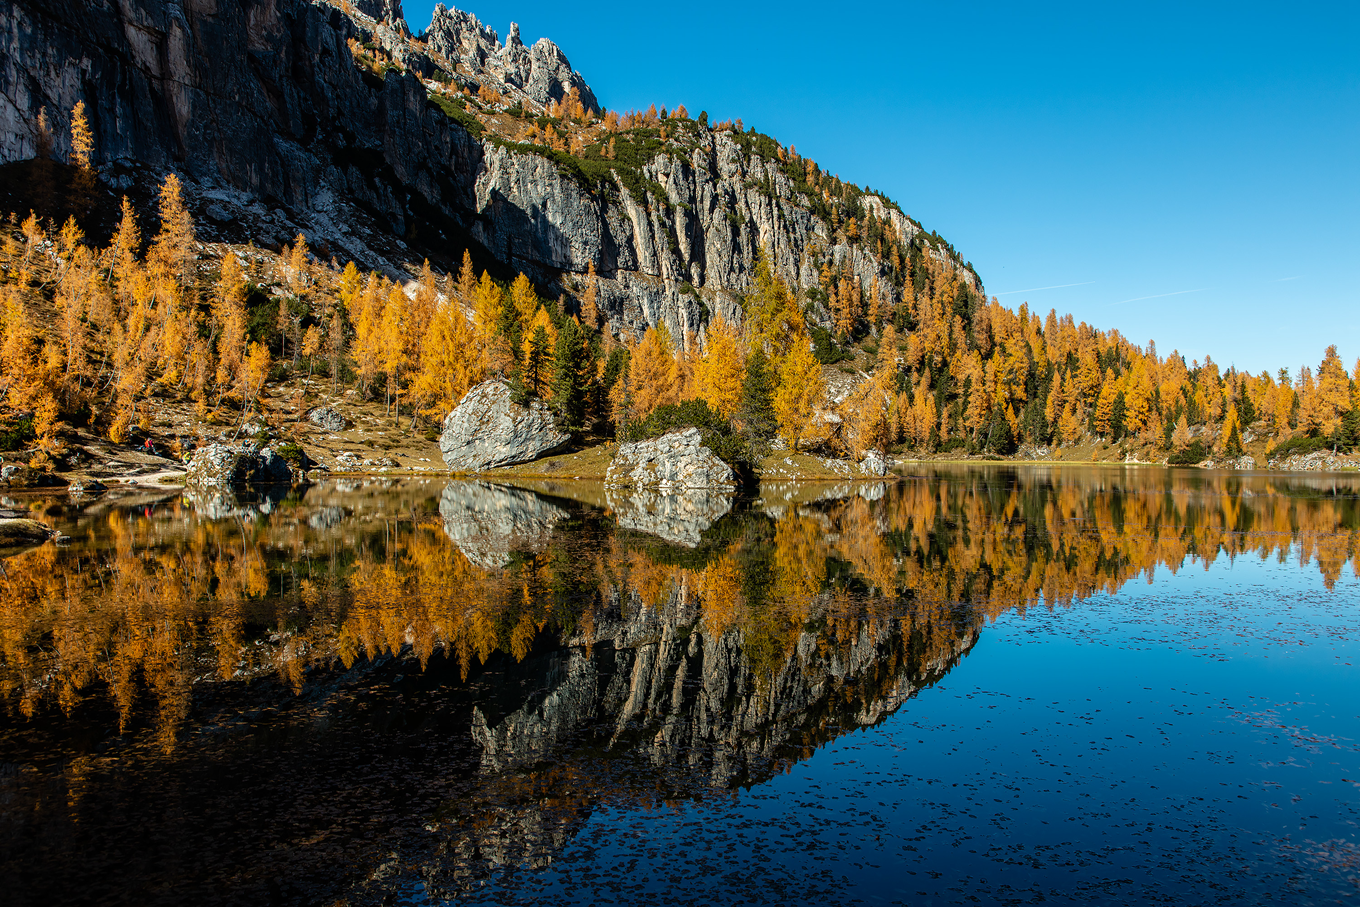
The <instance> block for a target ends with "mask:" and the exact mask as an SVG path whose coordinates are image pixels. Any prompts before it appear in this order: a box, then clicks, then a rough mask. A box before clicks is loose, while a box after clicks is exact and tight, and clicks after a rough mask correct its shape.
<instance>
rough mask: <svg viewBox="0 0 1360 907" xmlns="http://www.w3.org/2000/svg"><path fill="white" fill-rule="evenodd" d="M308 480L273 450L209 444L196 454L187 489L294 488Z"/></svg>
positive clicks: (187, 480)
mask: <svg viewBox="0 0 1360 907" xmlns="http://www.w3.org/2000/svg"><path fill="white" fill-rule="evenodd" d="M303 481H306V479H305V474H304V473H302V472H301V471H300V470H295V469H294V468H293V467H292V466H290V465H289V463H288V461H287V460H285V459H284V458H283V457H282V456H280V455H279V454H278V452H277V451H275V450H274V449H273V448H270V447H263V448H258V449H257V448H256V447H254V446H253V445H250V444H240V445H235V444H209V445H208V446H206V447H200V448H199V449H198V450H196V451H194V455H193V458H192V459H190V460H189V467H188V469H187V470H186V471H185V473H184V487H185V488H189V489H195V490H199V491H215V492H226V491H230V490H232V489H234V488H243V487H246V486H250V485H293V484H298V483H300V482H303Z"/></svg>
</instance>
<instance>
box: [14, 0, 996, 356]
mask: <svg viewBox="0 0 1360 907" xmlns="http://www.w3.org/2000/svg"><path fill="white" fill-rule="evenodd" d="M400 17H401V6H400V2H399V0H362V2H360V3H359V4H358V5H357V8H356V7H354V6H350V5H348V4H343V5H331V4H329V3H326V2H321V0H311V2H309V0H238V2H234V3H221V2H218V0H183V2H180V0H120V2H118V3H114V2H112V0H90V2H76V0H0V23H3V26H2V27H0V47H3V54H0V164H3V163H6V162H13V161H19V160H22V159H26V158H30V157H32V156H34V155H35V153H36V151H37V148H38V147H39V142H40V137H39V134H38V127H37V122H38V116H39V113H45V114H46V115H47V118H48V120H49V122H50V123H51V124H52V138H53V140H54V154H55V156H56V157H57V158H58V159H61V160H67V159H69V153H70V141H69V127H70V111H71V110H72V108H73V107H74V105H75V104H76V102H77V101H83V102H84V103H85V104H86V109H87V111H88V116H89V122H90V127H91V129H92V131H93V135H94V143H95V148H94V161H95V163H96V166H97V167H98V169H99V171H100V175H101V178H102V179H103V180H104V182H105V183H106V184H107V185H108V186H109V187H110V188H112V189H113V190H115V191H124V190H126V189H128V188H129V187H131V186H134V185H141V186H143V187H149V186H154V185H155V184H156V183H157V182H159V179H160V178H161V175H162V174H164V173H165V172H167V171H170V170H174V171H177V172H179V173H180V174H181V176H182V177H183V178H184V179H185V182H186V187H187V190H188V194H189V198H190V202H191V205H192V206H193V207H194V210H195V213H196V215H198V223H199V225H200V228H201V237H202V238H204V239H207V240H214V239H229V240H233V241H244V240H246V239H253V240H254V241H256V242H257V243H259V244H262V245H273V246H277V245H279V244H281V243H283V242H287V241H290V240H291V238H292V237H293V235H295V234H296V233H297V232H298V231H302V232H305V233H306V234H307V235H308V237H309V241H310V242H311V244H312V246H313V248H315V249H317V250H318V251H320V252H321V253H322V255H323V256H334V257H336V258H338V259H339V260H340V261H345V260H346V259H352V260H354V261H355V262H356V263H357V264H359V265H361V266H363V267H367V268H377V269H382V270H385V271H387V272H389V273H392V274H400V273H409V270H408V269H409V268H411V267H418V266H419V263H420V261H421V259H422V258H423V257H429V258H430V259H431V260H433V261H435V262H444V264H445V266H448V267H453V266H456V263H457V261H458V260H459V259H460V258H461V256H462V252H463V250H464V249H465V248H468V249H471V250H472V251H473V255H474V259H475V260H476V262H477V265H478V267H487V268H491V269H493V271H495V272H496V273H499V274H501V275H503V276H504V275H509V276H513V274H514V273H515V272H517V271H523V272H525V273H527V274H528V275H529V276H530V277H531V278H533V279H534V280H535V282H536V283H537V284H538V286H539V288H540V290H541V291H542V292H545V293H547V294H549V295H552V296H556V297H560V298H562V299H563V301H564V304H565V305H566V307H567V309H568V310H569V311H570V310H573V307H574V306H575V305H576V304H577V302H576V300H577V299H578V298H579V294H580V293H581V292H582V291H583V288H584V283H583V280H582V275H583V274H584V273H585V271H586V269H587V266H589V265H591V264H593V265H594V266H595V268H596V269H597V271H598V272H599V274H600V281H599V298H598V305H599V308H600V310H601V312H602V313H603V314H604V315H605V317H607V318H608V320H609V322H610V326H611V329H612V330H613V331H615V332H619V331H628V332H630V333H633V334H638V333H640V332H641V331H642V330H644V329H645V328H646V327H648V326H650V325H663V324H664V325H665V326H666V327H668V328H669V329H670V331H671V333H672V335H673V336H676V337H683V336H685V334H686V333H687V332H693V333H695V334H696V335H697V334H700V333H701V332H702V331H703V328H704V326H705V325H706V323H707V322H708V320H709V319H710V318H711V317H712V316H713V315H715V314H721V315H723V316H724V317H725V318H727V319H728V320H729V321H738V320H740V318H741V312H742V310H741V306H740V300H741V297H742V295H743V294H745V293H747V292H749V291H750V290H751V288H752V286H753V278H754V273H755V265H756V260H757V256H758V254H759V251H760V250H761V249H762V248H764V249H766V250H768V252H769V255H770V258H771V261H772V263H773V265H774V267H775V270H776V271H777V272H778V274H779V275H780V276H781V277H782V278H783V279H784V280H785V281H786V282H787V283H788V284H790V285H791V286H793V287H794V288H795V289H801V290H808V291H809V296H808V302H809V304H810V305H811V307H812V312H813V316H814V317H815V318H820V319H823V320H825V319H827V318H828V317H829V316H828V314H827V312H826V310H825V307H824V305H823V301H818V300H817V299H816V298H815V292H814V291H815V290H816V288H817V285H818V283H817V277H818V272H817V268H818V262H825V263H830V264H832V265H834V267H835V268H837V269H838V271H840V272H841V273H844V274H848V275H853V277H854V279H856V280H857V281H858V282H859V283H860V284H861V285H862V287H863V288H864V289H865V291H866V292H867V291H868V289H869V287H871V286H872V285H873V283H874V282H875V281H880V282H882V284H883V285H884V286H891V282H890V280H889V278H890V276H893V275H896V278H895V279H898V280H900V275H901V269H900V268H899V267H897V266H895V265H892V264H890V262H889V261H888V260H886V259H885V257H884V256H883V255H882V254H880V252H879V251H878V249H876V248H874V247H872V246H871V245H870V243H868V242H864V241H856V240H855V239H854V237H853V236H851V237H847V235H846V232H845V231H844V230H841V229H838V228H837V227H836V226H834V225H833V223H832V221H833V220H834V218H832V217H830V216H829V215H827V213H826V211H825V209H824V208H825V206H824V201H825V200H824V198H823V197H822V193H821V192H819V191H812V190H809V189H808V187H807V186H806V185H801V186H800V184H798V183H797V182H796V181H795V179H794V178H793V177H791V176H790V174H791V173H793V174H794V175H795V176H796V168H794V169H791V168H790V166H789V165H788V161H787V160H785V159H784V152H783V150H782V149H778V148H776V147H774V146H773V144H772V143H769V142H768V141H766V142H765V144H762V142H761V140H760V139H761V137H755V136H754V134H753V133H740V132H737V131H735V130H732V129H716V128H709V127H707V126H702V125H700V124H699V123H697V122H695V121H686V122H687V123H688V127H689V128H687V130H686V132H685V134H686V136H687V137H686V139H685V141H684V142H682V143H679V144H677V143H676V142H674V141H672V142H670V143H669V144H667V143H664V142H663V143H657V144H656V146H655V147H651V148H650V150H648V151H647V153H646V154H645V155H644V158H645V159H640V160H639V161H635V162H634V164H629V165H628V166H627V167H625V166H623V165H619V166H618V167H616V168H615V169H613V170H612V171H611V170H608V169H606V170H604V171H603V173H604V175H603V176H601V175H599V173H598V172H594V173H592V174H590V175H587V174H586V172H585V171H584V170H582V168H581V166H580V164H581V160H580V159H573V158H571V156H569V155H564V154H561V153H557V152H550V151H548V150H547V149H546V148H541V147H537V146H531V145H524V144H517V143H515V142H513V141H508V140H506V139H505V138H499V137H496V136H493V135H492V134H491V132H485V131H483V124H480V123H478V122H475V121H474V119H473V117H472V116H471V115H469V114H467V113H465V112H462V111H459V110H455V109H453V107H450V106H449V105H450V103H451V102H452V101H457V102H458V103H460V104H461V103H464V102H463V101H461V100H459V98H458V97H453V96H452V95H448V94H447V93H446V86H463V87H465V88H469V89H473V88H481V87H486V88H488V89H491V90H493V91H495V92H496V93H497V94H499V95H500V96H501V97H502V98H503V103H500V104H492V105H491V106H490V107H487V108H486V110H484V111H483V113H484V114H486V115H489V114H491V113H499V114H500V115H502V117H503V116H504V115H505V111H506V110H508V109H509V105H512V104H517V105H521V107H522V109H523V110H524V111H525V112H528V113H534V112H541V110H542V106H543V105H544V104H545V103H549V102H552V101H556V100H560V99H561V98H563V97H565V96H567V95H568V94H570V93H571V92H572V91H573V90H574V91H575V92H576V94H577V95H578V96H579V97H580V99H581V101H582V103H583V104H584V105H585V106H586V107H587V108H589V109H592V110H594V109H597V108H598V106H599V105H598V102H597V101H596V99H595V95H594V93H593V92H592V91H591V90H590V87H589V86H588V85H587V84H586V82H585V81H584V79H583V78H582V77H581V75H580V74H579V73H577V72H575V71H574V70H572V69H571V66H570V63H569V62H568V60H567V58H566V56H565V55H564V54H563V52H562V51H561V49H560V48H558V47H557V46H556V45H555V44H553V43H552V42H551V41H548V40H546V39H543V40H539V41H537V42H536V43H534V44H532V45H529V46H526V45H525V44H524V43H523V42H522V41H521V40H520V37H519V32H518V29H517V28H516V27H514V26H512V27H511V31H510V33H509V34H508V35H507V37H506V40H505V41H504V43H502V42H501V41H500V40H499V38H498V36H497V34H496V32H495V31H493V30H492V29H490V28H488V27H486V26H485V25H483V24H482V23H481V22H479V21H478V20H477V19H476V17H474V16H472V15H470V14H468V13H464V12H461V11H458V10H449V9H446V8H444V7H442V6H441V7H439V8H437V9H436V11H435V14H434V18H433V19H432V21H431V25H430V28H429V29H428V30H427V31H426V32H425V33H424V34H423V35H422V36H419V37H417V36H412V35H411V34H410V32H409V30H408V29H407V27H406V25H405V23H404V21H402V20H401V18H400ZM370 48H371V49H373V51H372V52H374V53H376V52H377V51H378V50H381V51H382V52H383V53H384V54H386V57H384V59H388V58H390V60H391V61H393V62H392V63H391V64H390V65H388V64H381V65H379V64H378V63H377V62H376V61H375V60H374V59H373V58H370V57H366V56H365V55H366V54H368V53H369V50H368V49H370ZM365 61H367V62H365ZM466 103H467V104H469V105H470V104H473V101H472V100H469V101H467V102H466ZM672 137H674V136H672ZM649 147H650V146H649ZM597 163H598V162H597ZM629 168H632V169H629ZM837 185H840V184H839V182H837ZM854 204H855V206H856V208H855V210H857V211H859V213H860V214H861V216H862V217H863V218H864V220H865V222H866V223H868V222H869V221H870V219H871V218H872V221H873V222H874V223H875V224H878V225H880V226H881V227H882V228H883V229H884V230H887V231H890V232H891V234H892V235H895V236H898V237H900V238H901V239H902V240H903V241H912V242H915V243H917V245H918V248H919V249H920V250H921V251H922V254H926V255H929V256H932V257H934V258H936V259H938V260H940V261H942V262H945V263H947V264H948V265H949V266H950V267H951V268H953V270H954V272H955V273H956V274H958V275H959V278H960V280H961V282H962V283H963V284H964V285H966V286H967V287H968V288H969V289H970V290H971V291H973V292H975V293H976V292H980V291H981V286H980V284H979V282H978V280H977V277H976V275H975V274H974V273H973V272H972V270H971V268H969V267H967V266H965V265H964V264H963V263H962V262H961V260H960V259H959V258H958V256H957V255H956V254H955V253H954V252H953V250H952V249H950V248H948V247H947V245H946V244H944V243H943V241H941V240H939V239H938V237H934V236H933V235H927V234H924V233H922V231H921V228H920V226H919V225H918V224H917V223H916V222H915V221H912V220H911V219H910V218H908V217H906V216H905V215H904V214H903V213H902V212H901V211H899V210H898V209H897V208H896V206H893V205H891V204H889V203H886V202H885V201H884V200H883V199H881V198H880V197H879V196H877V195H874V194H871V193H860V194H858V195H857V196H856V200H855V202H854ZM819 212H820V213H819ZM496 269H499V270H498V271H497V270H496Z"/></svg>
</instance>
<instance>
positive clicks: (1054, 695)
mask: <svg viewBox="0 0 1360 907" xmlns="http://www.w3.org/2000/svg"><path fill="white" fill-rule="evenodd" d="M1358 489H1360V481H1357V479H1356V478H1355V477H1348V476H1271V475H1254V476H1230V475H1229V476H1224V475H1217V474H1211V473H1202V472H1199V471H1193V470H1186V471H1167V470H1161V469H1147V468H1142V469H1125V468H1118V467H1111V468H1104V469H1099V468H1090V467H1087V468H1062V469H1059V468H1042V469H1041V468H1018V469H1016V468H1009V467H1001V466H998V467H992V468H976V469H964V468H955V469H944V470H938V471H937V470H931V471H929V472H923V473H922V474H919V475H915V476H909V477H906V478H904V479H903V480H902V481H899V482H897V483H893V484H888V485H876V484H866V485H846V486H830V485H827V486H787V487H775V486H767V487H766V488H765V489H764V490H763V492H762V495H761V496H760V497H759V498H756V499H737V500H730V499H727V498H722V497H715V496H702V495H700V496H697V497H694V498H691V499H687V500H678V499H669V500H668V499H660V498H645V497H637V496H619V495H616V494H614V493H612V492H611V493H609V494H606V492H605V491H604V489H602V488H600V487H598V486H592V485H588V484H581V483H578V484H575V485H572V484H562V485H556V486H542V487H539V488H536V489H511V488H505V487H497V486H492V485H485V484H479V483H466V482H458V483H448V482H444V481H410V482H391V481H379V480H367V481H365V480H354V481H348V482H337V483H331V484H327V485H323V486H317V487H314V488H311V489H309V490H307V492H306V493H305V494H303V495H300V496H298V495H293V496H290V497H288V498H284V499H275V500H268V499H261V500H255V501H241V500H222V499H217V500H182V499H180V498H178V497H176V496H174V495H171V494H166V495H143V496H141V497H122V498H112V497H110V498H105V499H102V500H97V501H91V502H85V503H79V502H72V501H69V500H58V499H53V500H48V501H31V502H27V503H29V504H30V505H31V506H33V507H34V508H35V509H36V510H37V511H39V514H40V515H42V516H44V517H45V518H47V519H49V520H50V521H52V522H53V523H55V524H57V525H59V526H60V527H61V528H62V530H63V531H64V532H66V533H67V534H69V535H70V536H72V542H71V544H69V545H68V546H66V547H62V548H57V547H55V546H46V547H44V548H41V549H37V550H33V551H28V552H20V553H14V552H10V553H8V554H7V556H5V557H4V558H3V560H0V564H3V566H4V572H3V574H0V698H3V701H4V704H5V710H4V713H3V716H0V873H3V876H2V877H3V879H4V882H3V886H4V888H3V895H2V896H0V899H2V900H3V902H4V903H6V904H13V905H29V904H34V905H37V904H44V905H45V904H56V903H72V904H84V903H89V904H218V903H221V904H321V905H331V904H336V905H339V904H353V905H367V904H426V903H443V902H447V901H464V902H471V903H509V904H518V903H525V904H528V903H557V902H561V903H606V904H607V903H619V904H634V903H667V904H669V903H712V902H722V903H727V902H732V903H785V902H794V903H807V902H817V901H826V902H831V903H869V904H872V903H885V902H886V903H912V904H916V903H924V904H935V903H938V904H944V903H973V902H984V903H990V902H1001V903H1068V902H1102V903H1135V902H1172V903H1220V902H1224V903H1226V902H1233V903H1239V902H1243V901H1245V902H1253V903H1288V904H1314V903H1317V904H1321V903H1337V902H1340V903H1357V902H1360V838H1358V837H1357V835H1358V834H1360V827H1358V824H1357V823H1360V683H1358V682H1357V667H1360V594H1357V593H1360V580H1358V579H1357V572H1358V571H1357V564H1360V559H1358V558H1357V555H1358V554H1360V550H1357V549H1360V499H1358V498H1357V490H1358Z"/></svg>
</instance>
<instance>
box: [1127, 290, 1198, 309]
mask: <svg viewBox="0 0 1360 907" xmlns="http://www.w3.org/2000/svg"><path fill="white" fill-rule="evenodd" d="M1207 289H1209V288H1208V287H1200V288H1199V289H1198V290H1177V291H1176V292H1174V293H1157V294H1155V295H1153V296H1135V297H1133V298H1132V299H1121V300H1119V301H1118V302H1111V303H1109V305H1123V304H1124V303H1126V302H1142V301H1143V300H1144V299H1161V298H1163V297H1166V296H1184V295H1185V294H1186V293H1203V292H1204V291H1205V290H1207Z"/></svg>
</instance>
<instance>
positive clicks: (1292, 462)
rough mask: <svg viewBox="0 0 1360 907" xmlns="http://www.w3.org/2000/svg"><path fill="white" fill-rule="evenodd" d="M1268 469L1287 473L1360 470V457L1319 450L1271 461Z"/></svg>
mask: <svg viewBox="0 0 1360 907" xmlns="http://www.w3.org/2000/svg"><path fill="white" fill-rule="evenodd" d="M1268 468H1270V469H1282V470H1285V471H1286V472H1336V471H1337V470H1341V469H1357V468H1360V457H1355V456H1348V455H1346V454H1335V453H1332V452H1331V451H1330V450H1318V451H1314V452H1313V453H1309V454H1294V455H1293V456H1289V457H1279V458H1276V459H1274V460H1271V461H1270V463H1269V464H1268Z"/></svg>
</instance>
